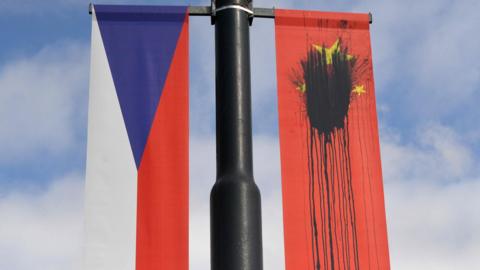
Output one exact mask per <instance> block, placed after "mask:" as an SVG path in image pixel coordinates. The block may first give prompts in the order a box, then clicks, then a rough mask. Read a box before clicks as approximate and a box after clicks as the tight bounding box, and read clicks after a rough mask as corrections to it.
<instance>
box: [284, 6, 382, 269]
mask: <svg viewBox="0 0 480 270" xmlns="http://www.w3.org/2000/svg"><path fill="white" fill-rule="evenodd" d="M275 35H276V53H277V79H278V95H279V96H278V103H279V118H280V119H279V123H280V149H281V164H282V189H283V209H284V233H285V257H286V269H287V270H298V269H302V270H306V269H311V270H320V269H328V270H334V269H335V270H336V269H346V270H350V269H352V270H377V269H378V270H386V269H390V263H389V254H388V243H387V229H386V218H385V206H384V198H383V184H382V172H381V167H380V149H379V141H378V124H377V117H376V108H375V94H374V84H373V69H372V59H371V48H370V34H369V16H368V14H346V13H325V12H307V11H291V10H276V11H275Z"/></svg>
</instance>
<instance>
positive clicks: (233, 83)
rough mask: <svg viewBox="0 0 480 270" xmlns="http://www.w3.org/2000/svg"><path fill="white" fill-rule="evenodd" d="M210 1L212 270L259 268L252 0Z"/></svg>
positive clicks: (259, 240) (259, 220)
mask: <svg viewBox="0 0 480 270" xmlns="http://www.w3.org/2000/svg"><path fill="white" fill-rule="evenodd" d="M215 4H216V11H217V12H215V58H216V72H215V73H216V74H215V76H216V125H217V126H216V128H217V180H216V183H215V185H214V186H213V189H212V192H211V196H210V211H211V213H210V216H211V219H210V224H211V225H210V226H211V228H210V229H211V266H212V267H211V269H212V270H262V269H263V259H262V227H261V207H260V191H259V189H258V187H257V185H256V184H255V182H254V179H253V165H252V163H253V162H252V124H251V97H250V96H251V95H250V48H249V47H250V40H249V19H250V14H249V12H248V10H251V0H217V1H216V3H215ZM245 8H246V9H247V10H245Z"/></svg>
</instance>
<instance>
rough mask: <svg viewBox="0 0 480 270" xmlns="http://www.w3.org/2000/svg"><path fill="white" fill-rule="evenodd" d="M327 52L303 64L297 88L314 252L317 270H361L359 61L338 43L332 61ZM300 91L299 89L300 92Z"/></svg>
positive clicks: (309, 57)
mask: <svg viewBox="0 0 480 270" xmlns="http://www.w3.org/2000/svg"><path fill="white" fill-rule="evenodd" d="M328 57H329V56H328V55H327V52H326V49H325V46H323V49H321V50H320V51H319V50H318V49H313V48H312V49H311V50H309V51H308V52H307V57H306V58H305V59H304V60H301V61H300V67H301V69H300V71H299V72H297V73H296V76H295V77H296V78H295V79H294V83H295V85H296V86H297V88H298V89H300V90H302V91H303V92H304V95H303V96H304V105H305V111H306V115H307V118H308V123H309V125H308V132H307V145H308V148H309V151H308V169H309V187H308V188H309V194H308V198H309V202H310V203H309V207H310V234H311V252H312V258H313V261H312V263H313V265H314V269H315V270H320V269H329V270H334V269H348V270H350V269H355V270H358V269H359V267H360V266H359V255H358V240H357V239H358V237H357V231H356V216H355V198H354V194H353V188H352V173H351V163H350V152H349V144H350V139H349V135H348V134H349V133H348V110H349V107H350V102H351V97H352V89H353V72H354V68H355V63H356V59H355V58H354V57H351V56H349V55H348V49H347V48H344V47H342V42H341V40H339V44H338V50H334V51H333V52H332V54H331V59H328ZM299 86H300V87H299Z"/></svg>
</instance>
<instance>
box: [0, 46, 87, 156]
mask: <svg viewBox="0 0 480 270" xmlns="http://www.w3.org/2000/svg"><path fill="white" fill-rule="evenodd" d="M88 62H89V57H88V49H87V47H86V46H85V45H79V44H76V43H72V42H70V43H59V44H54V45H50V46H48V47H45V48H44V49H42V50H40V51H39V52H38V53H37V54H36V55H34V56H32V57H28V58H22V59H17V60H15V61H12V62H9V63H6V64H4V65H3V66H2V67H0V89H1V91H0V153H1V154H0V162H6V163H9V162H19V161H20V162H21V161H24V160H28V159H29V158H31V157H33V156H35V155H38V154H40V153H41V154H42V155H44V154H46V153H47V154H48V153H57V154H58V153H63V152H64V151H66V150H68V149H69V148H71V147H72V144H74V143H75V139H76V138H75V136H76V135H75V127H76V126H77V125H78V121H79V119H82V117H84V115H81V113H82V112H83V113H84V112H85V111H86V110H83V109H82V108H79V105H86V104H85V103H84V102H80V101H86V99H85V98H84V97H86V95H87V85H88ZM79 114H80V115H79Z"/></svg>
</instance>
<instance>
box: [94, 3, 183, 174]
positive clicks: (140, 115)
mask: <svg viewBox="0 0 480 270" xmlns="http://www.w3.org/2000/svg"><path fill="white" fill-rule="evenodd" d="M186 12H187V7H176V6H168V7H166V6H115V5H95V14H96V17H97V21H98V24H99V27H100V32H101V35H102V40H103V44H104V46H105V51H106V54H107V58H108V63H109V66H110V70H111V72H112V77H113V81H114V84H115V88H116V90H117V96H118V99H119V102H120V108H121V110H122V114H123V118H124V121H125V126H126V128H127V133H128V137H129V140H130V144H131V147H132V151H133V155H134V158H135V163H136V165H137V168H139V167H140V162H141V159H142V155H143V152H144V149H145V145H146V143H147V139H148V135H149V133H150V129H151V126H152V123H153V119H154V117H155V113H156V111H157V107H158V103H159V101H160V97H161V95H162V91H163V86H164V84H165V81H166V79H167V75H168V70H169V67H170V63H171V62H172V59H173V55H174V53H175V48H176V45H177V41H178V38H179V36H180V32H181V30H182V26H183V23H184V21H185V16H186Z"/></svg>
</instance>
